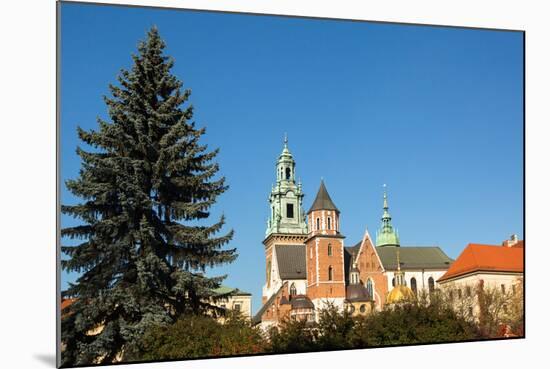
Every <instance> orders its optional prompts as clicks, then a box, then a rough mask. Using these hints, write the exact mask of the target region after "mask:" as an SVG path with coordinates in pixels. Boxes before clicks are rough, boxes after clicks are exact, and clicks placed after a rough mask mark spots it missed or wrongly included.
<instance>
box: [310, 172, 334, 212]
mask: <svg viewBox="0 0 550 369" xmlns="http://www.w3.org/2000/svg"><path fill="white" fill-rule="evenodd" d="M313 210H335V211H336V212H338V213H339V212H340V210H338V208H337V207H336V205H334V203H333V202H332V199H331V198H330V195H329V194H328V191H327V188H326V187H325V181H323V180H322V179H321V185H320V186H319V191H317V196H316V197H315V201H313V205H311V208H310V209H309V210H308V213H311V212H312V211H313Z"/></svg>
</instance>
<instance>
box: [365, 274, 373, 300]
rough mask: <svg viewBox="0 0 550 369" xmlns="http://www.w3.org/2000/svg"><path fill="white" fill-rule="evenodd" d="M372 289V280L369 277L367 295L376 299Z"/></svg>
mask: <svg viewBox="0 0 550 369" xmlns="http://www.w3.org/2000/svg"><path fill="white" fill-rule="evenodd" d="M373 292H374V291H373V289H372V280H371V279H370V278H369V279H367V297H368V298H369V300H374V293H373Z"/></svg>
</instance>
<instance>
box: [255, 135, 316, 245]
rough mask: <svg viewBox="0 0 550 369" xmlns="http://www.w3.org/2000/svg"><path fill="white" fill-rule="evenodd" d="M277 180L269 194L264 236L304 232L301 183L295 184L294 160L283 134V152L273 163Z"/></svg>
mask: <svg viewBox="0 0 550 369" xmlns="http://www.w3.org/2000/svg"><path fill="white" fill-rule="evenodd" d="M275 167H276V176H277V182H276V184H275V185H274V186H273V187H272V188H271V194H270V195H269V206H270V217H269V220H268V221H267V229H266V232H265V235H266V237H268V236H269V235H270V234H273V233H297V234H306V233H307V226H306V217H305V213H304V210H303V209H302V200H303V198H304V193H303V192H302V184H301V183H298V184H296V162H295V161H294V158H293V157H292V154H291V153H290V151H289V150H288V139H287V138H286V136H285V141H284V147H283V152H282V153H281V155H279V159H278V160H277V163H276V165H275Z"/></svg>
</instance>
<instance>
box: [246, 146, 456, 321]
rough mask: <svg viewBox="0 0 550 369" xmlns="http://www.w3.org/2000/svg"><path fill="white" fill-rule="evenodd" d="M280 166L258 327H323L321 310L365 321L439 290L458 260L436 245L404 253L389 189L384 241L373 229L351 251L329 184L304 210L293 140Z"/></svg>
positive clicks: (267, 237)
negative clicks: (294, 322)
mask: <svg viewBox="0 0 550 369" xmlns="http://www.w3.org/2000/svg"><path fill="white" fill-rule="evenodd" d="M275 167H276V178H277V182H276V184H275V185H274V186H273V187H272V189H271V193H270V195H269V208H270V216H269V220H268V221H267V229H266V233H265V239H264V241H263V245H264V250H265V266H266V269H265V277H266V280H265V284H264V286H263V289H262V307H261V308H260V310H259V311H258V312H257V313H256V315H255V316H254V317H253V318H252V322H253V323H255V324H261V326H262V327H263V328H268V327H270V326H273V325H277V324H278V323H279V322H280V320H281V319H285V318H290V319H305V320H308V321H315V320H316V319H317V312H318V311H319V309H322V308H323V307H325V306H329V305H333V306H336V307H338V308H339V309H341V310H342V309H349V310H350V311H351V312H352V314H353V315H358V314H363V315H364V314H368V313H370V312H371V311H373V310H375V309H376V310H381V309H382V308H383V307H384V306H385V305H386V304H391V303H400V302H404V301H407V300H412V299H414V298H416V295H418V294H419V293H420V292H421V291H423V290H424V291H426V292H427V293H429V292H433V291H434V290H435V289H436V288H437V282H436V281H437V280H438V279H439V278H440V277H442V276H443V275H444V274H445V273H446V272H447V269H449V265H450V264H451V263H452V260H451V259H450V258H449V257H448V256H447V255H446V254H445V253H444V252H443V251H442V250H441V249H440V248H439V247H436V246H432V247H419V246H414V247H403V246H401V244H400V240H399V235H398V232H397V230H396V229H394V227H393V225H392V218H391V216H390V213H389V206H388V197H387V193H386V191H385V190H384V196H383V214H382V219H381V220H382V224H381V226H380V229H379V230H378V232H377V235H376V242H374V241H373V240H372V239H371V237H370V235H369V232H368V230H365V233H364V235H363V238H362V239H361V241H360V242H358V243H356V244H353V245H352V246H346V245H345V242H344V240H345V236H344V235H343V234H342V233H341V232H340V229H341V228H340V210H339V209H338V207H337V206H336V205H335V203H334V202H333V200H332V198H331V196H330V195H329V192H328V190H327V188H326V186H325V183H324V182H323V181H322V180H321V183H320V186H319V190H318V191H317V195H316V197H315V199H314V201H313V203H312V204H311V206H310V207H309V209H308V210H307V212H306V211H305V210H304V204H303V198H304V193H303V191H302V184H301V183H299V182H297V181H296V162H295V160H294V158H293V156H292V154H291V153H290V151H289V149H288V140H287V139H286V138H285V141H284V148H283V151H282V153H281V155H280V156H279V158H278V160H277V162H276V166H275Z"/></svg>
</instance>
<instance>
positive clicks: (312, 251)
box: [306, 180, 346, 309]
mask: <svg viewBox="0 0 550 369" xmlns="http://www.w3.org/2000/svg"><path fill="white" fill-rule="evenodd" d="M308 224H309V233H308V238H307V240H306V268H307V295H308V297H309V298H310V299H311V300H312V302H313V304H314V305H315V308H316V309H320V308H323V307H324V305H325V303H326V302H329V303H332V304H334V305H336V306H338V307H340V308H343V306H344V299H345V297H346V286H345V274H344V236H342V235H341V234H340V211H339V210H338V208H337V207H336V205H334V203H333V202H332V199H331V198H330V195H329V194H328V191H327V188H326V187H325V183H324V182H323V181H322V180H321V185H320V186H319V191H318V192H317V196H316V198H315V201H314V202H313V205H312V206H311V208H310V209H309V211H308Z"/></svg>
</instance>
